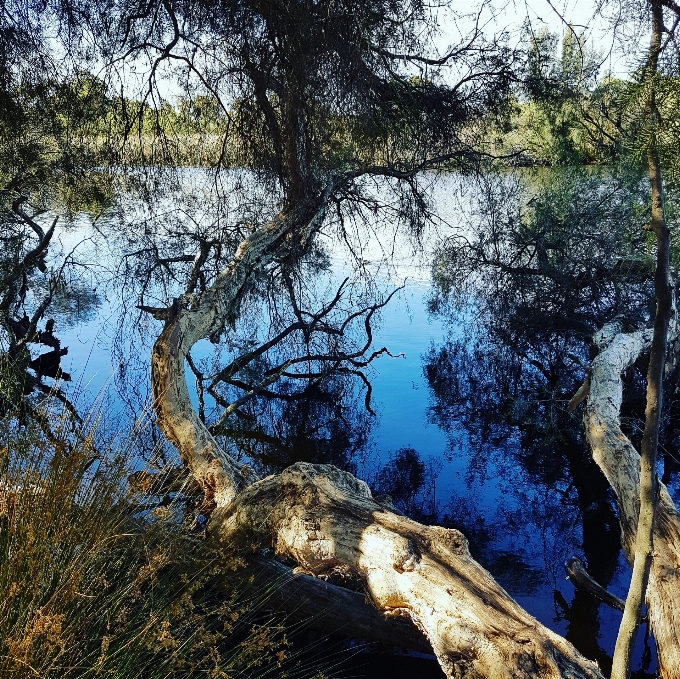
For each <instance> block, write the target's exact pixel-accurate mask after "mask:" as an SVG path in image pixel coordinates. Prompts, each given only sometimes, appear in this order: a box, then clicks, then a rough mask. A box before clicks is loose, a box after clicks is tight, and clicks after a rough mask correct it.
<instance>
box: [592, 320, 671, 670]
mask: <svg viewBox="0 0 680 679" xmlns="http://www.w3.org/2000/svg"><path fill="white" fill-rule="evenodd" d="M619 330H620V328H618V327H616V326H612V325H609V326H606V327H605V328H603V330H602V331H600V332H599V333H597V334H596V337H595V341H596V343H597V344H598V345H599V346H600V348H601V353H600V354H599V356H598V357H597V358H596V359H595V361H594V362H593V371H592V379H591V386H590V395H589V397H588V405H587V410H586V415H585V425H586V435H587V437H588V441H589V443H590V445H591V448H592V451H593V459H594V460H595V462H597V464H598V466H599V467H600V469H602V471H603V472H604V474H605V476H606V477H607V480H608V481H609V483H610V484H611V486H612V488H613V489H614V492H615V493H616V496H617V500H618V506H619V519H620V522H621V528H622V541H623V547H624V551H625V553H626V556H627V558H628V560H629V562H631V563H632V562H633V561H634V557H635V542H636V535H637V529H638V518H639V513H640V492H639V489H640V455H639V454H638V452H637V451H636V450H635V448H634V447H633V446H632V444H631V442H630V441H629V440H628V438H627V437H626V436H625V435H624V434H623V432H622V431H621V427H620V422H619V414H620V408H621V400H622V394H623V381H622V379H621V374H622V373H623V371H625V370H626V369H627V368H628V367H629V366H631V365H632V364H633V363H634V361H635V360H636V359H637V357H638V356H639V355H640V354H641V353H642V352H643V351H645V350H646V349H648V348H649V347H650V345H651V343H652V338H653V335H654V332H653V330H644V331H640V332H636V333H631V334H624V333H620V332H618V331H619ZM653 526H654V551H653V559H652V560H651V568H650V572H649V582H648V585H647V589H646V600H647V605H648V608H649V618H650V622H651V626H652V631H653V633H654V638H655V639H656V645H657V650H658V654H659V672H660V674H661V676H662V677H664V679H677V677H680V614H679V612H678V604H679V601H680V600H679V599H678V591H680V572H679V570H678V569H679V567H680V515H679V514H678V511H677V509H676V507H675V505H674V504H673V501H672V499H671V497H670V495H669V494H668V491H667V490H666V487H665V486H664V485H663V484H661V483H659V484H658V505H657V513H656V520H655V522H654V524H653Z"/></svg>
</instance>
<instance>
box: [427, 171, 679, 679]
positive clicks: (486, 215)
mask: <svg viewBox="0 0 680 679" xmlns="http://www.w3.org/2000/svg"><path fill="white" fill-rule="evenodd" d="M479 196H480V198H479V201H478V204H477V206H476V209H475V211H474V218H473V220H472V223H471V224H470V225H466V229H465V231H464V232H462V231H461V233H459V234H458V235H454V236H452V237H451V238H450V239H449V240H448V241H445V242H444V243H443V244H442V246H441V248H440V251H439V253H438V256H437V258H436V261H435V265H434V268H433V271H434V278H435V282H436V284H437V285H436V288H435V291H434V292H433V295H432V298H431V300H430V307H431V310H432V311H433V312H434V313H436V314H438V315H440V316H441V317H442V318H447V319H449V320H450V322H451V323H452V324H453V325H452V327H454V333H452V336H451V337H450V338H449V340H448V341H447V342H445V343H444V344H443V345H441V346H437V347H435V346H432V347H431V348H430V350H429V351H428V353H427V354H426V356H425V366H424V372H425V376H426V379H427V381H428V384H429V387H430V390H431V397H432V401H431V409H430V415H431V419H432V421H433V422H435V423H436V424H438V426H440V427H441V428H443V429H444V430H445V431H447V433H448V434H449V437H450V440H451V448H452V450H453V449H455V446H456V441H457V439H460V438H461V428H462V430H463V431H464V432H465V435H466V436H468V437H469V441H470V444H471V447H472V449H473V450H472V452H470V459H469V463H468V476H469V477H481V478H488V477H489V475H491V474H493V473H494V469H499V470H501V473H502V476H503V477H504V478H503V479H502V480H501V481H500V483H501V485H502V487H503V490H504V492H505V493H508V497H507V498H506V499H507V503H506V504H507V506H508V508H506V509H505V510H503V521H504V524H505V525H510V526H512V525H513V524H514V525H516V526H517V528H518V530H520V532H522V534H523V535H525V536H526V540H527V542H526V544H527V545H530V549H534V550H543V551H544V552H545V550H548V551H549V550H550V545H548V544H547V543H546V540H548V541H550V540H552V541H553V542H554V543H555V544H557V543H559V542H560V541H565V540H566V541H567V544H568V542H569V538H568V536H569V534H570V533H572V534H574V532H576V533H577V534H576V535H575V536H574V537H575V538H576V543H577V544H579V543H580V547H581V549H582V553H583V556H584V557H585V560H586V561H587V565H588V570H589V573H590V574H591V576H592V577H594V578H595V579H596V580H597V581H598V582H599V583H601V584H602V585H603V586H605V587H607V586H609V585H610V584H611V583H612V580H613V578H614V575H615V573H616V570H617V564H618V561H619V555H620V549H621V547H620V528H619V523H618V518H617V513H616V509H615V503H614V497H613V494H612V491H611V489H610V488H609V485H608V483H607V481H606V479H605V478H604V476H603V475H602V473H601V472H600V470H599V468H598V467H597V465H596V464H595V463H594V462H593V461H592V459H591V456H590V451H589V449H588V447H587V445H586V442H585V438H584V434H583V430H582V425H581V421H580V417H579V416H578V411H575V412H571V410H573V408H569V407H568V404H569V401H570V398H571V397H572V396H573V395H574V393H575V392H576V391H577V389H578V388H579V386H580V385H581V384H582V383H583V382H584V380H585V378H586V377H587V366H588V365H589V364H590V361H591V359H592V357H593V355H592V350H591V344H590V338H591V336H592V334H593V333H594V332H595V331H596V330H597V329H598V328H600V327H601V326H602V325H603V324H604V323H605V322H607V321H610V320H612V319H614V318H616V319H618V320H620V321H622V322H623V323H624V325H627V326H629V327H636V326H638V325H641V324H644V323H645V322H647V321H648V320H649V315H650V307H651V299H652V298H651V289H650V283H649V281H650V272H651V270H652V265H651V262H650V260H649V256H648V255H647V254H646V252H645V251H644V250H643V249H641V248H640V246H641V241H640V238H642V237H641V236H636V235H635V234H641V233H643V231H642V221H643V219H644V213H643V210H642V208H641V206H642V205H643V204H644V197H643V196H642V195H641V193H640V189H639V184H637V183H635V181H631V180H627V179H626V178H625V177H623V178H622V177H612V176H597V175H594V174H587V173H584V172H583V171H569V172H565V173H563V174H558V173H552V174H550V175H546V174H544V175H540V174H539V175H538V176H528V177H526V176H525V177H524V178H518V177H512V178H508V177H485V178H484V179H483V180H481V182H480V192H479ZM461 316H463V317H465V318H467V319H468V320H467V322H466V327H465V332H464V333H462V336H461V335H459V336H455V327H456V324H459V323H460V318H461ZM643 370H644V366H642V370H641V369H640V367H639V366H635V367H634V368H633V369H632V370H631V371H630V374H629V375H627V376H626V379H627V382H628V387H629V389H628V396H627V401H626V403H625V404H624V417H625V418H626V421H627V423H628V429H629V431H630V433H631V435H632V436H633V438H635V427H636V422H637V421H639V419H640V417H641V415H642V412H643V409H644V400H643V398H644V397H643V392H642V391H641V389H640V385H641V384H642V371H643ZM640 405H642V409H641V408H640ZM667 440H669V441H670V440H673V433H672V432H671V433H670V434H669V435H667ZM669 468H670V467H669V465H666V469H669ZM513 513H516V514H519V515H521V519H522V520H521V521H517V522H513V520H512V519H513ZM459 514H460V513H459ZM456 518H458V519H459V520H460V516H459V517H455V516H453V517H452V519H456ZM465 523H466V520H465V517H463V519H462V524H463V525H464V526H465ZM532 526H533V527H534V530H535V528H536V527H538V528H540V530H541V531H542V535H540V533H539V534H537V533H534V534H533V535H532V534H531V531H532V528H531V527H532ZM471 528H472V530H471ZM464 530H466V532H468V533H469V534H471V535H472V536H474V534H475V531H474V526H472V527H468V526H465V528H464ZM537 535H538V537H537ZM547 536H550V537H549V538H548V537H547ZM472 544H473V547H474V544H475V542H474V539H473V540H472ZM565 549H568V547H565V546H564V545H563V546H562V551H561V552H560V549H559V548H558V549H554V550H553V551H552V553H546V557H545V559H546V562H547V566H548V568H549V569H550V568H552V569H554V574H553V575H554V578H555V579H554V582H556V581H557V577H558V576H559V577H562V576H563V572H561V563H556V561H558V560H559V559H558V556H559V554H560V553H562V554H564V550H565ZM484 551H486V552H487V556H488V548H487V547H486V545H483V551H482V553H478V554H477V555H476V556H478V558H480V560H481V561H482V562H484V555H483V552H484ZM551 562H552V563H551ZM486 565H487V566H488V568H489V569H490V570H491V572H492V573H493V574H494V575H497V576H498V577H499V579H500V580H501V581H503V576H502V574H501V573H500V572H499V570H498V569H499V568H500V567H501V566H502V564H501V563H498V562H494V561H493V560H489V559H488V558H487V560H486ZM515 575H516V576H517V578H518V579H519V580H520V582H521V581H522V580H525V575H524V574H523V573H522V570H521V569H519V570H518V569H516V573H515ZM505 584H506V586H507V587H508V588H509V589H510V591H511V592H512V593H513V594H521V593H522V591H523V590H524V591H526V589H527V587H526V586H522V585H521V584H520V583H518V581H517V579H508V578H506V579H505ZM524 584H526V582H525V583H524ZM599 610H600V602H599V601H598V600H597V599H595V598H594V597H593V596H591V595H590V594H587V593H585V592H582V591H578V590H577V591H576V593H575V594H574V596H573V599H572V601H571V602H567V601H566V600H565V598H564V595H563V594H562V593H561V592H560V591H559V589H557V588H555V611H556V615H557V618H558V619H560V618H561V619H563V620H565V621H566V622H567V634H566V636H567V639H569V640H570V641H572V642H573V643H574V645H575V646H576V647H577V648H579V650H580V651H581V652H582V653H584V654H585V655H587V656H588V657H590V658H593V659H595V660H597V661H598V662H599V664H600V666H601V667H602V668H603V669H604V670H605V671H608V670H609V668H610V667H611V658H610V657H609V655H608V654H607V652H606V651H605V650H603V648H602V647H601V646H600V645H599V644H598V637H600V636H601V634H600V633H601V632H602V636H604V637H605V639H606V637H608V636H611V634H612V631H611V630H609V629H603V630H600V617H599ZM614 632H615V630H614ZM610 642H613V638H612V639H606V643H607V644H608V643H610ZM645 665H646V667H645ZM648 667H649V662H648V659H647V662H645V659H644V658H643V669H648Z"/></svg>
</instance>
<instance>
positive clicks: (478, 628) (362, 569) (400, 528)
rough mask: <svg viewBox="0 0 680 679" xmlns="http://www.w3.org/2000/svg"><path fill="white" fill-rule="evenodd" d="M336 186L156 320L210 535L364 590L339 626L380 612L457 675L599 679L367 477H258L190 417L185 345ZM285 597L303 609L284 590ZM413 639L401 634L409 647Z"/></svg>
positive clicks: (251, 242)
mask: <svg viewBox="0 0 680 679" xmlns="http://www.w3.org/2000/svg"><path fill="white" fill-rule="evenodd" d="M333 188H334V187H333V186H332V185H331V186H329V187H328V188H327V190H326V192H325V194H324V195H323V196H321V197H320V199H319V202H318V203H317V204H316V205H315V206H312V207H309V206H308V207H307V208H306V209H305V210H297V211H296V212H291V213H288V214H286V213H282V214H281V215H280V216H279V217H277V218H276V219H275V220H272V222H270V223H269V224H268V225H266V226H265V227H262V228H261V229H259V230H258V231H256V232H255V233H253V235H252V236H250V237H249V238H248V239H247V240H246V241H244V242H243V243H242V245H241V246H240V247H239V249H238V252H237V253H236V255H235V257H234V259H233V261H232V263H231V264H230V266H229V267H228V268H227V269H225V270H224V271H223V272H222V273H221V274H220V276H219V277H218V279H217V281H216V282H215V284H214V285H213V286H212V288H210V289H209V290H207V291H205V292H204V293H202V294H201V295H185V296H184V297H183V298H181V299H180V300H178V303H177V304H175V305H173V308H174V313H172V314H171V315H170V317H168V315H163V316H162V317H163V320H165V327H164V329H163V331H162V332H161V334H160V336H159V338H158V340H157V341H156V343H155V345H154V349H153V353H152V386H153V394H154V408H155V411H156V415H157V422H158V425H159V427H160V428H161V430H162V431H163V433H164V434H165V436H166V437H167V438H168V440H170V441H171V442H172V443H174V444H175V445H176V446H177V448H178V450H179V453H180V456H181V457H182V460H183V462H184V464H186V465H187V466H188V467H189V468H190V469H191V471H192V473H193V475H194V477H195V479H196V481H197V482H198V483H199V484H200V486H201V488H202V489H203V492H204V493H205V496H206V506H205V507H204V510H205V511H207V513H210V514H211V518H210V521H209V523H208V531H209V534H210V536H211V537H212V539H214V540H215V541H218V542H219V543H220V544H221V546H222V548H223V550H224V552H225V554H227V553H233V552H235V551H241V552H243V551H246V552H251V553H252V550H256V551H260V550H261V549H262V548H271V547H273V548H274V550H275V552H276V554H277V555H278V556H279V557H281V558H284V559H286V560H292V561H294V562H295V563H297V564H299V566H298V569H297V570H298V571H299V572H303V573H306V574H308V575H311V576H315V577H316V578H320V579H322V580H327V581H329V582H331V583H332V584H333V583H335V584H337V583H341V584H343V585H344V586H345V587H346V588H347V589H349V590H350V592H352V594H354V591H357V590H358V591H361V592H364V593H365V596H366V598H367V599H369V600H370V602H371V603H372V605H373V606H372V607H369V606H364V610H365V615H362V617H364V618H365V619H364V620H362V621H361V622H360V623H359V622H358V621H357V620H356V619H352V616H357V615H358V614H359V611H360V610H361V609H360V607H357V606H356V605H353V606H347V607H345V610H340V609H339V607H338V608H336V610H335V612H337V614H338V616H342V615H343V614H344V615H345V619H346V622H345V625H346V628H347V630H348V631H349V630H355V631H356V630H358V629H360V628H362V627H363V628H364V629H365V628H366V626H367V625H370V624H371V623H370V621H371V620H374V619H375V615H376V611H378V612H379V613H380V614H381V615H382V616H383V618H388V619H389V618H393V619H399V618H407V619H409V620H410V621H412V623H414V624H415V625H416V626H417V627H418V628H419V629H420V630H421V632H422V633H424V635H425V637H426V638H427V640H428V641H429V643H430V644H431V646H432V648H433V650H434V652H435V654H436V655H437V658H438V659H439V662H440V664H441V666H442V668H443V670H444V672H445V673H446V675H447V676H448V677H450V678H451V679H453V678H454V677H455V678H462V677H468V678H470V679H472V678H476V679H478V678H482V677H488V678H489V679H503V678H507V679H510V677H514V678H520V679H522V678H526V679H529V678H531V677H538V676H540V677H542V678H544V679H557V678H558V677H564V678H566V677H570V678H571V679H601V678H602V674H601V673H600V671H599V669H598V668H597V665H596V664H595V663H593V662H591V661H589V660H587V659H585V658H584V657H583V656H581V655H580V654H579V653H578V652H577V651H576V650H575V649H574V648H573V646H571V644H569V642H567V641H566V640H565V639H563V638H562V637H560V636H559V635H557V634H555V633H553V632H551V631H550V630H548V629H547V628H546V627H544V626H543V625H541V624H540V623H539V622H538V621H537V620H535V619H534V618H532V617H531V616H530V615H529V614H528V613H527V612H526V611H524V610H523V609H522V608H521V607H520V606H519V605H518V604H517V603H516V602H515V601H513V599H512V598H511V597H510V596H509V595H508V594H507V593H506V592H505V591H504V590H503V589H502V588H501V587H500V586H499V585H498V584H497V583H496V582H495V581H494V580H493V578H492V577H491V576H490V575H489V573H487V571H485V570H484V569H483V568H482V567H481V566H479V565H478V564H477V563H476V562H475V561H474V560H473V559H472V558H471V556H470V554H469V551H468V548H467V541H466V539H465V537H464V536H463V535H462V534H461V533H459V532H458V531H456V530H447V529H444V528H439V527H428V526H423V525H421V524H418V523H416V522H415V521H411V520H410V519H407V518H405V517H403V516H398V515H396V514H393V513H391V512H389V511H387V510H386V509H385V508H384V507H383V506H381V505H380V504H378V503H377V502H376V501H375V500H374V499H373V498H372V496H371V493H370V490H369V489H368V486H367V485H366V484H365V483H364V482H362V481H359V480H358V479H356V478H354V477H353V476H352V475H350V474H347V473H345V472H342V471H340V470H339V469H337V468H335V467H332V466H329V465H310V464H296V465H294V466H293V467H291V468H289V469H288V470H286V471H285V472H283V473H282V474H281V475H279V476H271V477H268V478H266V479H263V480H261V481H255V475H254V474H253V472H252V470H251V469H250V468H249V467H245V466H239V465H238V464H236V462H235V461H234V460H232V459H231V458H230V457H229V456H228V455H226V454H225V453H224V452H223V451H222V450H221V449H220V447H219V446H218V444H217V443H216V441H215V440H214V438H213V437H212V436H211V435H210V433H209V432H208V430H207V428H206V427H205V425H204V423H203V422H202V421H201V419H200V418H199V416H198V414H197V413H196V412H195V410H194V408H193V406H192V403H191V400H190V398H189V391H188V388H187V384H186V378H185V371H184V363H185V360H186V358H187V356H188V354H189V351H190V350H191V347H192V346H193V345H194V344H195V343H196V342H197V341H199V340H200V339H202V338H205V337H209V336H211V335H212V334H214V333H215V332H218V331H219V330H220V329H221V328H222V327H223V326H224V324H225V323H226V322H228V320H229V319H230V318H233V317H234V315H235V311H236V310H237V308H238V303H239V300H240V297H241V295H242V291H243V290H244V286H245V285H246V284H247V282H248V278H249V277H250V276H251V275H252V273H253V272H254V271H257V270H261V269H262V268H263V267H265V266H267V264H268V263H269V262H270V261H271V260H272V259H273V257H274V255H275V252H276V250H277V248H279V249H280V248H281V245H282V243H283V242H284V240H285V239H296V240H297V242H300V241H302V242H304V241H305V240H306V239H307V238H308V237H309V236H310V235H311V234H313V232H314V231H315V230H316V229H318V228H319V226H320V224H321V221H322V219H323V216H324V209H325V205H327V204H328V202H329V195H330V193H331V192H332V190H333ZM159 317H161V316H160V315H159ZM272 567H273V568H274V567H275V564H272ZM282 601H283V604H284V605H285V604H286V603H288V604H290V605H293V606H294V607H297V602H296V601H295V600H292V599H291V598H290V597H286V596H283V597H282ZM353 601H355V598H354V599H353ZM335 612H334V613H335ZM337 623H339V618H338V619H337V620H335V622H334V624H337ZM377 627H378V626H377V625H376V631H377ZM401 627H402V629H403V625H401ZM411 638H412V637H411V635H410V634H407V640H406V641H407V644H408V646H411V647H412V644H411V642H410V639H411ZM401 640H402V641H403V638H402V639H401ZM399 641H400V637H399V636H398V635H395V637H394V642H395V643H397V642H399Z"/></svg>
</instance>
